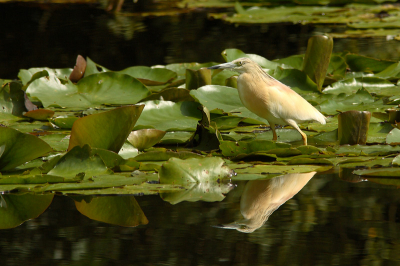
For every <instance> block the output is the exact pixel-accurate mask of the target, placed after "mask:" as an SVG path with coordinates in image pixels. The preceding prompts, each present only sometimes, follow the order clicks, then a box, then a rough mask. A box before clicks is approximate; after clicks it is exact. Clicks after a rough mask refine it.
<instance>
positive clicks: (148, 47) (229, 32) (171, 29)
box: [0, 4, 400, 79]
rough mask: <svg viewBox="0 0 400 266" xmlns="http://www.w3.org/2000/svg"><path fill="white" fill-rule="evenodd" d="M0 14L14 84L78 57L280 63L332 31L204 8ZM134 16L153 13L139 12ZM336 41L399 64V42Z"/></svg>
mask: <svg viewBox="0 0 400 266" xmlns="http://www.w3.org/2000/svg"><path fill="white" fill-rule="evenodd" d="M148 8H151V7H148ZM0 9H1V11H3V12H4V14H7V16H0V29H1V32H2V35H3V38H2V41H1V43H0V62H4V63H2V64H0V78H8V79H14V78H16V77H17V74H18V71H19V70H20V69H21V68H25V69H28V68H31V67H41V66H46V67H50V68H65V67H73V66H74V65H75V60H76V56H77V55H78V54H80V55H82V56H83V57H86V56H88V57H90V58H91V59H92V60H94V61H95V62H96V63H98V64H100V65H103V66H106V67H107V68H109V69H112V70H121V69H124V68H126V67H130V66H134V65H144V66H152V65H160V64H164V65H165V64H170V63H182V62H200V63H202V62H211V61H215V62H222V61H223V58H222V56H221V52H222V51H224V50H225V49H227V48H237V49H241V50H242V51H244V52H245V53H251V54H258V55H260V56H264V57H266V58H267V59H269V60H273V59H279V58H284V57H287V56H289V55H294V54H304V53H305V51H306V48H307V41H308V38H309V37H310V36H312V35H315V34H321V33H329V32H330V31H331V30H332V28H329V27H326V26H311V25H299V24H296V25H293V24H272V25H255V26H238V25H231V24H227V23H224V22H222V21H220V20H210V19H207V13H206V12H205V10H202V9H197V10H195V12H191V13H182V14H179V13H178V12H177V13H172V14H175V15H174V16H160V17H158V16H150V17H145V18H142V17H140V16H134V17H126V16H115V15H112V14H108V13H106V12H104V11H103V10H102V9H98V8H96V7H95V6H90V5H89V6H87V5H73V6H63V5H61V6H57V5H54V6H52V5H49V6H44V7H43V8H40V7H37V6H36V7H35V6H26V5H22V6H21V5H16V4H0ZM134 11H136V12H140V11H147V9H146V7H142V8H140V7H138V10H134ZM150 11H151V10H150ZM153 11H154V10H153ZM338 28H340V27H338ZM334 42H335V43H334V50H333V52H342V51H350V52H352V53H356V54H360V55H367V56H371V57H374V58H379V59H391V60H398V59H399V58H400V46H399V45H398V41H396V40H386V38H383V37H381V38H360V39H335V41H334Z"/></svg>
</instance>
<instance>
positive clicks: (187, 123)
mask: <svg viewBox="0 0 400 266" xmlns="http://www.w3.org/2000/svg"><path fill="white" fill-rule="evenodd" d="M144 104H145V105H146V106H145V108H144V110H143V112H142V114H141V115H140V117H139V120H138V121H137V123H136V126H135V128H134V129H135V130H138V129H143V128H155V129H158V130H163V131H175V130H180V131H194V130H195V129H196V126H197V121H198V120H199V119H201V111H200V110H199V109H198V108H197V107H198V106H199V104H198V103H196V102H178V103H174V102H170V101H148V102H144Z"/></svg>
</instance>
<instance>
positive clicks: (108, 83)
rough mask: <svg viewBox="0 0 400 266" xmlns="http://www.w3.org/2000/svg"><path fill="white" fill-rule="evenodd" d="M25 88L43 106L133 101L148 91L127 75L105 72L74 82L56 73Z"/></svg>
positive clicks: (141, 97) (91, 105)
mask: <svg viewBox="0 0 400 266" xmlns="http://www.w3.org/2000/svg"><path fill="white" fill-rule="evenodd" d="M26 92H27V93H28V94H29V95H30V96H34V97H37V98H38V99H39V100H40V101H41V102H42V104H43V106H44V107H49V106H61V107H77V108H87V107H93V106H99V105H102V104H135V103H137V102H139V101H140V100H141V99H143V98H145V97H147V96H148V95H150V91H149V90H148V89H147V88H146V87H145V86H144V85H143V84H142V83H141V82H140V81H138V80H137V79H135V78H133V77H130V76H129V75H125V74H119V73H113V72H106V73H99V74H93V75H89V76H87V77H85V78H83V79H81V80H80V81H79V82H78V83H77V84H76V85H75V84H73V83H72V82H71V81H68V82H67V83H65V84H64V83H63V82H61V81H60V80H59V79H58V78H57V77H54V76H49V77H43V78H40V79H37V80H35V81H33V82H32V83H31V84H30V85H29V86H28V88H27V90H26Z"/></svg>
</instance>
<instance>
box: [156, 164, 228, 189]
mask: <svg viewBox="0 0 400 266" xmlns="http://www.w3.org/2000/svg"><path fill="white" fill-rule="evenodd" d="M224 164H225V161H224V160H222V159H221V158H218V157H206V158H201V159H197V158H192V159H187V160H181V159H178V158H171V159H170V160H168V161H167V162H166V163H164V164H163V165H162V167H161V170H160V172H159V176H160V183H161V184H180V185H188V184H189V183H207V182H219V181H221V180H223V179H230V178H231V177H232V176H233V175H234V172H233V171H232V170H230V169H229V168H228V167H227V166H225V165H224Z"/></svg>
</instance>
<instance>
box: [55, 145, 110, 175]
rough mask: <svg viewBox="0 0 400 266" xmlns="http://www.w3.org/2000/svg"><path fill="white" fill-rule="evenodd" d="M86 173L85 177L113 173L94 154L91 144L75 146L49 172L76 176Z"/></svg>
mask: <svg viewBox="0 0 400 266" xmlns="http://www.w3.org/2000/svg"><path fill="white" fill-rule="evenodd" d="M81 173H84V175H85V178H86V179H87V178H90V177H92V176H95V175H104V174H111V173H112V171H111V170H109V169H108V168H107V166H106V165H105V164H104V162H103V160H102V159H101V157H100V156H98V155H96V154H93V153H92V150H91V148H90V146H89V145H85V146H83V147H82V148H81V147H79V146H75V147H74V148H72V149H71V150H70V151H69V152H68V153H67V154H65V155H64V156H63V157H62V158H61V159H60V160H59V161H58V162H57V164H56V165H55V166H54V168H53V169H52V170H50V171H49V172H48V174H49V175H56V176H62V177H65V178H75V176H76V175H77V174H81Z"/></svg>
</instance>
